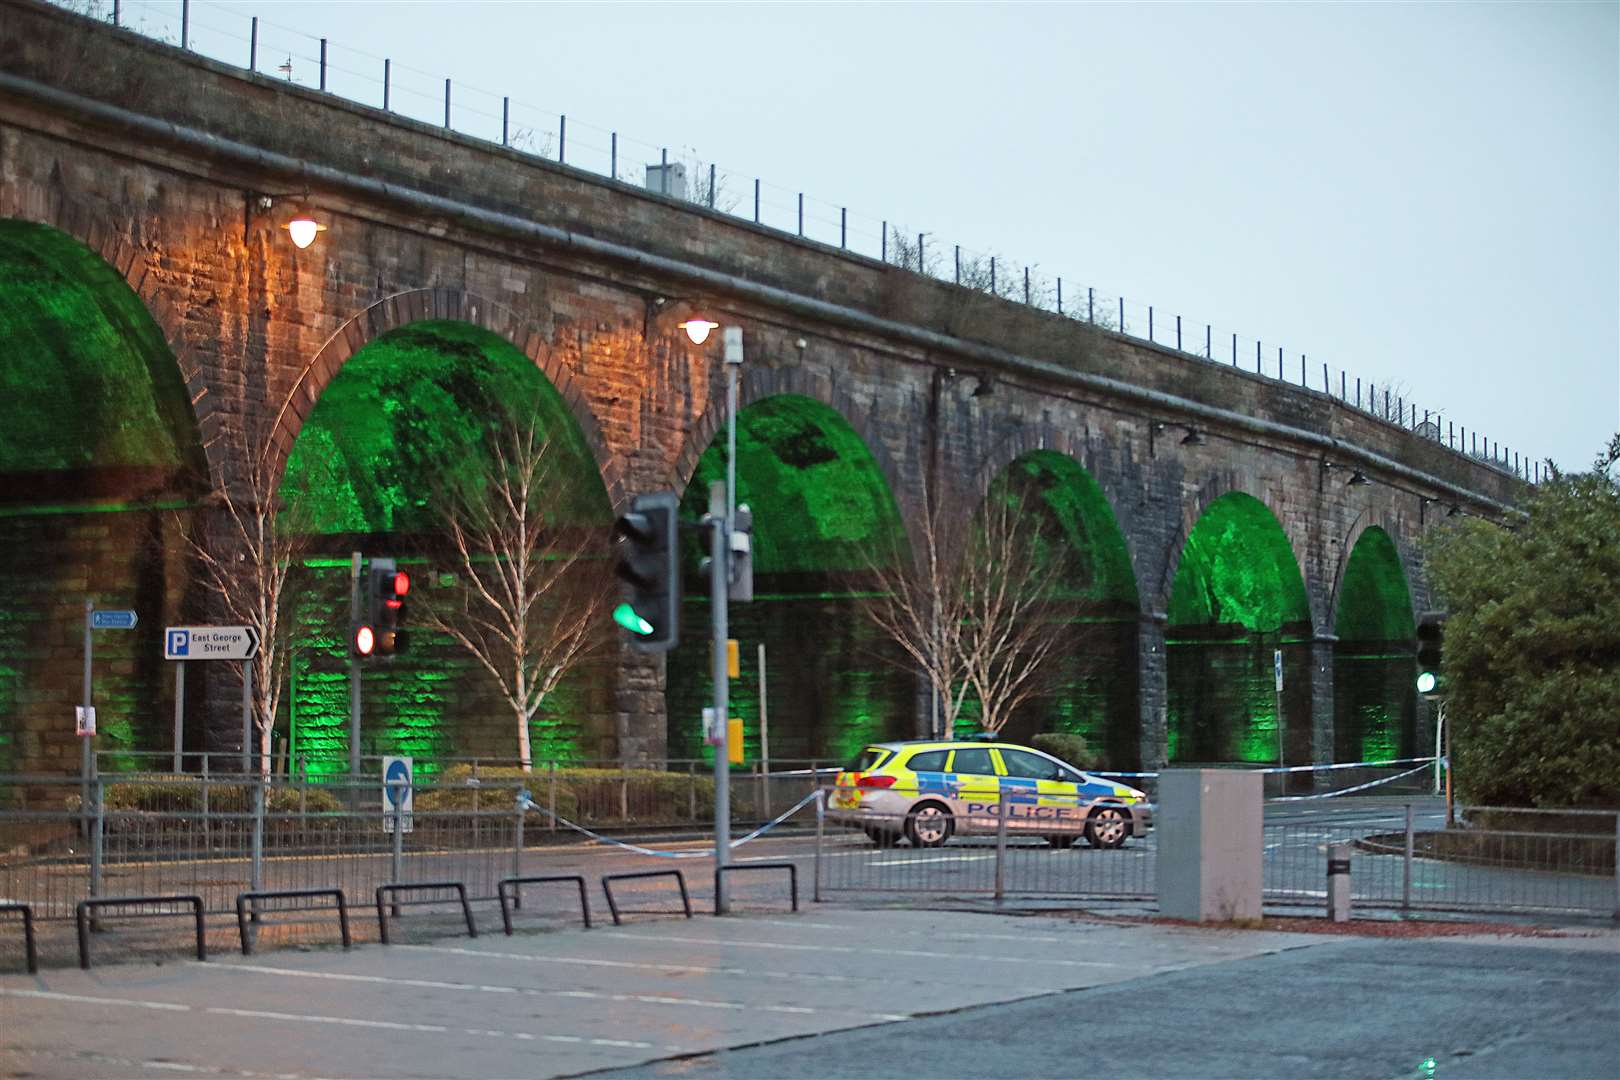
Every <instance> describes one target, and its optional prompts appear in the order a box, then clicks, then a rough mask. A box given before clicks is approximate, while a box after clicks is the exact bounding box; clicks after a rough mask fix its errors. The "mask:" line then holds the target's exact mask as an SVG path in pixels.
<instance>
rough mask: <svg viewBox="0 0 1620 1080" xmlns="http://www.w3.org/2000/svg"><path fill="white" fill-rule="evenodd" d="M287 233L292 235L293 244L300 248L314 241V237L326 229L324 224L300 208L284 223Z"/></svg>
mask: <svg viewBox="0 0 1620 1080" xmlns="http://www.w3.org/2000/svg"><path fill="white" fill-rule="evenodd" d="M286 229H287V235H288V236H290V237H292V242H293V246H294V247H296V248H299V249H300V250H302V249H303V248H307V247H309V245H311V244H313V243H314V242H315V237H316V236H317V235H319V234H320V233H323V232H325V231H326V226H325V225H322V224H321V223H320V222H318V221H316V220H315V219H314V218H313V217H311V216H310V215H309V213H308V211H304V210H300V211H299V212H298V213H296V214H294V215H293V218H292V220H291V221H289V222H287V224H286Z"/></svg>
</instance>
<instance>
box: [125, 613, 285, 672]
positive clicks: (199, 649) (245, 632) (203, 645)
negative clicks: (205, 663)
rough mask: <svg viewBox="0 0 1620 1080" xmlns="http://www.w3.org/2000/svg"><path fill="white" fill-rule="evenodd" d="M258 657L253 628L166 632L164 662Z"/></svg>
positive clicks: (188, 628) (176, 628)
mask: <svg viewBox="0 0 1620 1080" xmlns="http://www.w3.org/2000/svg"><path fill="white" fill-rule="evenodd" d="M96 614H97V615H100V614H101V612H99V611H98V612H96ZM258 654H259V632H258V631H257V630H255V629H253V627H251V626H171V627H168V628H167V629H165V630H164V631H163V659H165V660H251V659H253V658H254V657H255V656H257V655H258Z"/></svg>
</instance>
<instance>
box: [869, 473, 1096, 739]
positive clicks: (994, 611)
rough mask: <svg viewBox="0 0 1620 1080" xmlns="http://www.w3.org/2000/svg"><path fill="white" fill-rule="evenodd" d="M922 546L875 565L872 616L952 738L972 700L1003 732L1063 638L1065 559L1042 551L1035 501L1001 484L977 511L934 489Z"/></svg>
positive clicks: (984, 720) (986, 722) (1037, 687)
mask: <svg viewBox="0 0 1620 1080" xmlns="http://www.w3.org/2000/svg"><path fill="white" fill-rule="evenodd" d="M922 502H923V513H922V515H921V517H920V518H919V521H920V525H921V527H920V530H919V535H918V536H917V537H916V550H915V551H914V552H913V557H912V558H911V559H909V560H907V559H906V558H904V556H903V554H901V555H899V556H898V557H896V558H894V559H892V560H890V561H887V562H882V563H880V562H878V561H876V560H873V561H872V562H870V563H869V564H868V571H869V572H870V574H871V575H872V577H873V578H874V579H875V584H876V595H875V596H873V597H871V598H870V599H869V600H868V601H867V603H866V604H865V605H864V607H863V610H864V611H865V613H866V615H867V617H868V618H869V619H870V620H871V621H872V622H873V623H874V624H875V625H876V626H877V627H878V629H879V630H881V631H882V632H883V633H884V634H885V635H886V636H887V637H888V638H890V639H891V640H892V641H893V642H894V643H895V644H896V645H898V646H899V648H900V650H901V652H902V653H903V654H904V655H905V657H906V660H907V662H908V663H909V664H910V665H912V666H914V667H915V669H916V670H917V671H918V672H920V673H921V674H922V676H923V677H924V678H926V679H927V680H928V682H929V685H930V687H931V688H932V690H933V691H934V693H935V694H936V695H937V697H938V700H939V702H940V712H941V719H942V721H943V729H944V737H945V738H947V739H948V738H952V737H954V734H955V729H956V723H957V720H958V718H959V717H960V716H961V713H962V709H963V707H964V705H965V704H966V703H967V701H968V699H969V698H970V697H971V698H974V699H976V700H977V702H978V705H979V710H980V715H979V726H980V727H981V728H982V729H983V730H984V731H986V732H990V733H995V732H998V731H1000V730H1001V728H1002V727H1003V726H1004V725H1005V724H1006V723H1007V721H1008V720H1009V719H1010V718H1011V717H1012V714H1013V712H1014V711H1016V710H1017V708H1018V707H1019V706H1020V705H1022V704H1024V703H1025V702H1027V701H1029V700H1030V699H1031V698H1032V697H1034V696H1036V695H1037V694H1039V693H1040V692H1041V690H1042V689H1043V688H1044V680H1043V678H1042V676H1043V674H1044V673H1045V672H1046V670H1047V669H1048V665H1047V662H1048V660H1049V659H1050V658H1051V656H1052V654H1053V652H1054V650H1055V649H1056V648H1057V646H1058V644H1059V642H1060V641H1061V640H1062V638H1063V630H1064V623H1063V620H1062V619H1061V611H1060V601H1059V599H1058V595H1057V594H1058V586H1059V584H1060V582H1061V580H1062V576H1063V565H1064V564H1063V561H1062V560H1061V559H1058V558H1054V557H1053V556H1052V555H1051V554H1050V553H1048V552H1046V551H1044V550H1043V546H1042V545H1041V544H1040V543H1039V533H1038V529H1039V520H1038V518H1037V517H1036V516H1035V515H1033V514H1031V513H1029V512H1028V511H1029V509H1030V507H1028V506H1027V497H1025V496H1023V495H1021V494H1018V493H1015V492H1012V491H1010V490H1008V489H1006V488H1003V487H1002V486H1001V485H999V484H998V485H997V486H996V487H995V488H994V489H992V491H991V494H990V496H989V497H988V498H986V499H984V500H983V501H982V502H981V503H980V504H979V505H978V506H977V507H974V506H972V505H970V503H969V500H968V499H966V498H964V497H962V496H961V495H960V494H959V493H945V494H943V495H942V494H941V493H938V492H935V491H933V490H932V489H930V488H929V487H928V486H926V485H925V487H924V491H923V499H922Z"/></svg>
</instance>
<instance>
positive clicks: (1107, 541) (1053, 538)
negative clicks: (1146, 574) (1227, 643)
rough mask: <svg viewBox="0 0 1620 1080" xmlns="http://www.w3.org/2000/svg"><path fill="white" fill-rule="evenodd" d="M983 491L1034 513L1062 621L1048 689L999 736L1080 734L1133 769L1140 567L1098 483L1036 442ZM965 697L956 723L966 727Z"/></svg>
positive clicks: (969, 712)
mask: <svg viewBox="0 0 1620 1080" xmlns="http://www.w3.org/2000/svg"><path fill="white" fill-rule="evenodd" d="M987 498H991V499H1005V500H1007V501H1008V505H1009V506H1011V507H1013V508H1014V509H1016V510H1017V511H1018V512H1020V513H1022V514H1024V515H1026V517H1032V518H1033V528H1032V529H1031V530H1030V532H1029V534H1028V535H1029V536H1030V538H1031V539H1032V540H1033V541H1034V543H1035V544H1036V545H1038V549H1039V550H1038V553H1037V558H1041V559H1043V560H1051V561H1052V562H1055V563H1056V564H1057V568H1058V571H1059V573H1060V575H1061V577H1060V579H1059V583H1058V588H1059V590H1060V599H1061V600H1062V601H1063V603H1062V605H1061V610H1062V611H1063V612H1064V618H1065V619H1066V620H1067V622H1068V625H1067V627H1066V629H1065V637H1064V641H1063V644H1062V645H1061V646H1060V647H1059V648H1058V650H1057V651H1056V652H1055V653H1054V654H1053V655H1052V657H1051V658H1050V660H1049V661H1048V668H1047V670H1046V671H1045V673H1044V675H1043V680H1042V681H1043V682H1044V683H1045V684H1046V685H1047V686H1048V687H1049V689H1047V690H1046V691H1045V692H1043V693H1041V694H1040V695H1039V696H1037V697H1036V698H1034V699H1032V700H1031V701H1029V702H1027V703H1025V705H1024V706H1022V707H1021V708H1020V709H1019V710H1018V712H1017V713H1016V714H1015V715H1014V716H1013V717H1012V718H1011V719H1010V720H1009V721H1008V723H1007V726H1006V727H1005V728H1003V729H1002V736H1003V737H1005V738H1009V739H1013V740H1015V741H1022V740H1028V739H1029V738H1031V737H1032V736H1034V735H1036V734H1038V733H1040V732H1045V731H1057V732H1064V733H1066V734H1074V735H1080V736H1082V737H1083V738H1084V739H1085V740H1086V743H1087V745H1088V746H1089V747H1090V748H1091V749H1092V751H1093V752H1094V753H1095V754H1097V755H1099V756H1100V757H1101V759H1102V760H1103V762H1104V763H1106V764H1107V765H1108V766H1109V767H1111V768H1116V769H1134V768H1136V767H1137V765H1138V764H1139V756H1140V728H1141V725H1140V721H1139V710H1138V708H1137V704H1136V703H1137V698H1138V687H1137V678H1136V642H1137V618H1138V614H1139V611H1140V603H1139V598H1138V593H1137V585H1136V575H1135V572H1134V570H1133V568H1132V564H1131V556H1130V550H1129V548H1127V546H1126V542H1125V535H1124V533H1123V532H1122V531H1121V529H1120V527H1119V522H1118V520H1117V519H1116V518H1115V516H1114V510H1113V507H1112V506H1111V505H1110V504H1109V501H1108V497H1107V495H1106V494H1105V493H1104V492H1103V489H1102V487H1101V486H1100V485H1099V484H1098V483H1097V481H1096V480H1095V479H1094V478H1093V477H1092V476H1091V474H1090V473H1089V472H1087V471H1086V469H1085V467H1084V466H1082V465H1081V464H1080V463H1079V462H1078V461H1076V460H1075V459H1074V458H1072V457H1070V456H1069V455H1067V454H1064V453H1060V452H1058V451H1053V450H1035V451H1030V452H1028V453H1025V454H1023V455H1021V456H1020V457H1018V458H1017V459H1015V460H1014V461H1013V462H1012V463H1011V464H1010V465H1008V466H1007V467H1006V469H1005V470H1003V471H1002V472H1001V473H1000V474H998V475H997V476H996V477H995V479H994V480H993V481H992V482H991V484H990V487H989V491H988V493H987ZM974 715H975V706H974V704H973V703H971V702H970V703H968V706H967V708H966V709H965V710H964V715H963V717H962V718H961V719H962V723H961V728H962V730H971V728H972V726H973V722H974V721H973V717H974Z"/></svg>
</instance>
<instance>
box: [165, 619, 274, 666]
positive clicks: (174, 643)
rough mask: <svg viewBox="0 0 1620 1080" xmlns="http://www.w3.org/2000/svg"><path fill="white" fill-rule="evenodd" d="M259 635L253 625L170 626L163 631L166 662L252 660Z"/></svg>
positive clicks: (257, 649)
mask: <svg viewBox="0 0 1620 1080" xmlns="http://www.w3.org/2000/svg"><path fill="white" fill-rule="evenodd" d="M258 652H259V634H258V632H257V631H256V630H254V629H253V628H252V627H251V626H171V627H169V628H168V629H166V630H164V631H163V659H165V660H251V659H253V657H254V656H256V655H258Z"/></svg>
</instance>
